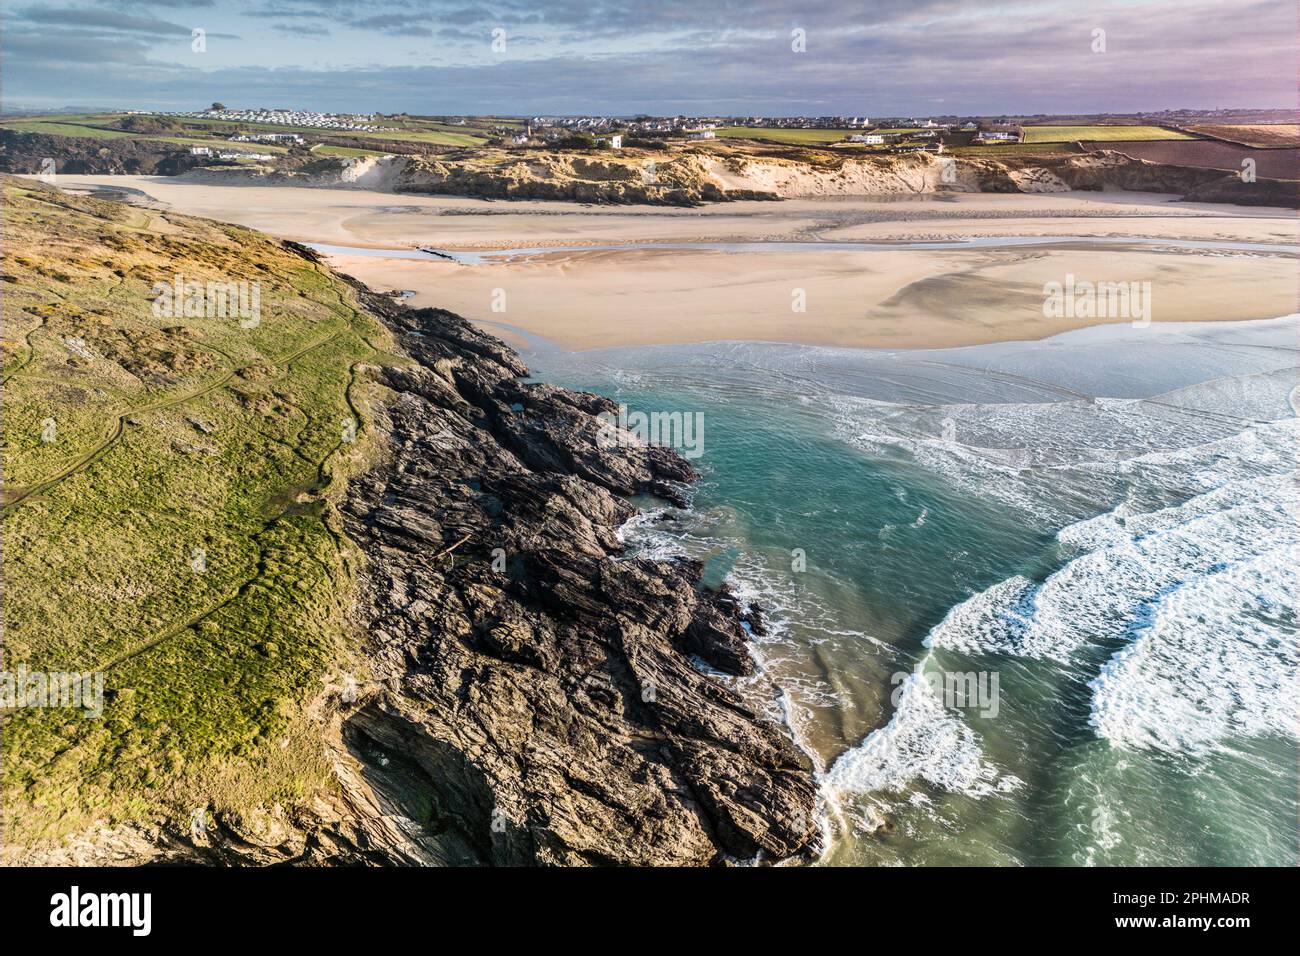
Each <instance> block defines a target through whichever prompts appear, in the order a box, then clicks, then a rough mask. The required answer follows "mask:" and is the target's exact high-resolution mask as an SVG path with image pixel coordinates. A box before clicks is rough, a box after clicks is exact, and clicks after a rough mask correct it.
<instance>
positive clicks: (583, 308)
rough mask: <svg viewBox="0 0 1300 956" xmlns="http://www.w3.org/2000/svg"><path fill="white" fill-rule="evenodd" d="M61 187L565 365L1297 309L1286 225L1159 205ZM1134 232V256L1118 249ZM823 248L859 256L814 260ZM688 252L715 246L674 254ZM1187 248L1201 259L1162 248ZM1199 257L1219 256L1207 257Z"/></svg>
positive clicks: (1098, 199) (1098, 198) (142, 183)
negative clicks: (1104, 317)
mask: <svg viewBox="0 0 1300 956" xmlns="http://www.w3.org/2000/svg"><path fill="white" fill-rule="evenodd" d="M79 184H80V187H81V188H95V187H105V186H112V187H114V188H119V189H120V188H123V187H129V188H138V189H141V190H143V191H144V192H145V193H146V194H147V195H149V196H151V197H153V198H154V199H155V200H156V201H157V203H158V205H155V206H151V207H149V208H150V210H151V211H152V212H153V214H154V216H155V219H154V220H153V223H154V228H157V229H160V230H165V229H166V228H168V226H169V225H170V224H169V223H167V221H166V220H167V216H169V215H171V214H173V213H175V212H184V213H188V214H194V215H200V216H210V217H213V218H217V219H227V220H230V219H234V220H237V221H238V222H239V224H240V225H244V226H247V227H249V228H257V229H262V230H264V231H268V232H271V233H272V234H274V235H277V236H279V237H280V238H282V239H286V240H291V241H296V242H305V243H311V244H316V245H325V246H336V247H351V248H352V249H353V250H356V251H354V252H351V253H345V254H336V255H330V256H329V257H328V260H329V262H330V264H331V265H332V266H333V267H335V268H337V269H338V270H339V271H341V272H344V273H348V274H350V275H354V276H356V277H357V278H358V279H360V280H361V281H363V282H365V283H366V284H367V285H368V286H370V287H371V288H376V289H392V290H409V291H411V292H413V293H414V295H413V296H411V297H409V298H408V300H407V301H408V304H410V305H411V306H412V307H414V308H421V307H436V308H445V309H448V310H449V311H452V312H455V313H457V314H459V315H463V316H465V317H466V318H468V319H469V320H471V321H481V322H485V323H486V322H492V321H504V322H506V323H507V324H509V325H511V326H513V327H515V328H517V329H520V330H522V331H524V332H529V333H536V334H538V335H541V336H543V337H545V338H547V339H549V340H551V341H553V342H555V343H557V344H558V345H560V346H561V347H563V348H567V349H570V350H587V349H597V348H611V347H619V346H637V345H663V344H674V343H693V342H709V341H728V340H738V339H743V340H760V341H774V342H789V343H795V344H807V345H828V346H846V347H855V348H884V349H899V348H917V347H956V346H962V345H976V344H984V343H990V342H998V341H1019V340H1026V339H1032V340H1041V339H1044V338H1047V337H1050V336H1052V335H1055V334H1057V333H1060V332H1064V331H1068V330H1070V329H1074V328H1082V327H1086V326H1088V325H1091V324H1094V323H1095V321H1096V320H1095V319H1094V318H1092V317H1090V316H1087V317H1082V318H1077V319H1076V318H1066V317H1055V316H1048V315H1045V314H1044V313H1045V311H1046V310H1045V308H1044V298H1045V291H1044V290H1045V289H1046V288H1047V287H1048V285H1049V284H1051V283H1064V282H1065V281H1066V279H1067V277H1068V276H1075V277H1077V278H1079V279H1081V280H1085V281H1091V282H1107V283H1118V282H1122V283H1142V282H1149V283H1150V287H1151V295H1150V305H1151V308H1150V310H1149V315H1147V316H1145V317H1144V318H1149V319H1150V320H1151V322H1152V325H1159V324H1160V323H1163V322H1169V321H1222V320H1242V319H1245V320H1251V319H1263V318H1272V317H1275V316H1278V315H1285V314H1290V313H1291V312H1293V311H1295V310H1296V284H1295V279H1294V273H1295V258H1296V257H1295V256H1294V255H1292V254H1290V253H1289V252H1279V251H1275V250H1276V248H1277V247H1285V248H1286V249H1290V248H1291V247H1293V246H1295V245H1296V244H1297V243H1300V235H1298V234H1297V220H1296V217H1295V214H1294V211H1289V210H1281V209H1269V208H1266V207H1254V206H1250V207H1246V206H1227V205H1223V206H1213V205H1210V204H1206V203H1182V202H1179V201H1175V200H1173V199H1172V198H1171V197H1170V196H1168V195H1154V194H1146V193H1120V192H1097V193H1081V192H1067V193H1043V194H1028V193H1015V194H994V193H952V194H947V193H945V194H936V195H926V196H923V197H921V198H916V197H908V196H902V197H900V196H891V197H888V199H884V198H882V197H860V198H857V197H840V198H835V199H829V200H815V199H786V200H783V201H782V202H780V203H770V202H754V201H737V202H732V203H720V204H716V205H713V206H705V207H697V208H690V209H678V208H675V207H658V206H648V207H614V206H583V205H581V204H577V203H573V202H562V201H555V202H546V201H539V200H522V201H510V202H496V201H490V200H481V199H468V198H451V197H439V196H428V195H419V194H406V193H402V194H393V193H378V192H368V191H366V190H358V189H329V188H303V187H291V186H278V187H270V186H249V185H240V186H236V185H220V186H213V185H208V184H202V183H189V182H178V181H167V180H164V179H163V178H161V177H102V176H101V177H71V176H69V177H65V178H64V179H63V180H62V185H64V186H66V187H72V188H78V186H79ZM240 190H242V192H241V191H240ZM236 197H238V201H237V202H232V199H235V198H236ZM1134 233H1141V234H1142V236H1141V238H1142V239H1143V240H1148V241H1149V243H1151V244H1146V243H1145V242H1144V243H1136V242H1132V243H1128V244H1126V243H1125V240H1126V239H1129V240H1132V239H1134V236H1133V234H1134ZM1016 237H1019V239H1020V240H1023V242H1021V244H1015V242H1013V241H1012V240H1013V239H1015V238H1016ZM958 238H960V239H961V240H962V241H954V240H957V239H958ZM999 240H1001V241H999ZM837 242H838V243H846V242H851V243H862V244H864V246H863V248H862V249H857V250H848V249H843V248H834V247H831V246H829V245H827V246H826V247H825V248H822V249H819V248H817V247H816V245H815V244H816V243H827V244H829V243H837ZM698 243H705V244H713V246H714V247H712V248H705V247H698V246H696V247H688V248H682V247H681V246H682V244H698ZM754 243H798V247H797V248H788V247H787V248H783V249H777V250H775V251H770V252H769V251H766V250H764V251H762V252H754V253H749V252H747V253H745V254H744V255H737V254H732V253H731V252H728V251H726V250H725V249H724V248H717V247H718V246H725V245H727V244H754ZM889 243H893V244H894V245H896V246H897V245H900V244H902V245H905V246H906V248H891V249H888V250H887V251H888V252H889V255H888V256H887V257H883V256H882V252H883V251H886V250H882V249H880V248H878V246H880V245H881V244H889ZM927 243H928V244H929V245H927ZM1161 243H1165V244H1167V245H1165V246H1163V247H1162V246H1161V245H1160V244H1161ZM1198 243H1199V244H1207V248H1196V249H1191V248H1177V247H1178V246H1179V245H1180V244H1198ZM1215 243H1227V244H1231V245H1232V246H1234V248H1231V249H1222V248H1221V249H1215V248H1209V247H1208V246H1209V245H1211V244H1215ZM805 244H806V247H805ZM1239 244H1240V245H1242V246H1243V248H1240V249H1238V248H1235V246H1237V245H1239ZM547 245H551V246H556V247H559V248H558V249H554V250H549V251H548V250H542V251H534V253H533V254H530V255H521V256H519V257H517V258H514V259H510V260H507V261H493V262H491V263H490V264H485V265H482V266H479V265H474V266H468V267H467V266H466V265H464V264H462V263H458V262H454V261H449V260H444V259H439V258H436V257H434V256H432V255H429V256H427V257H425V256H421V255H420V254H419V253H418V252H416V251H415V250H416V249H417V248H418V247H420V246H425V247H428V248H434V249H437V250H439V251H440V252H446V253H449V254H451V255H455V254H456V252H457V251H460V252H464V253H466V254H470V253H477V252H482V251H484V250H497V249H501V248H503V247H505V248H516V249H519V248H522V249H526V250H529V249H531V250H537V248H538V247H543V246H547ZM407 246H409V247H410V249H411V252H410V254H409V256H408V255H406V254H400V253H399V254H398V255H399V256H400V257H398V258H393V257H386V256H383V255H380V254H376V253H374V252H369V251H366V252H362V251H360V250H370V249H375V250H377V251H382V250H392V249H394V248H399V249H400V248H404V247H407ZM629 246H631V248H629ZM873 246H874V247H875V248H873ZM610 247H613V248H610ZM750 255H761V257H762V258H761V259H760V260H755V259H752V258H747V256H750ZM417 256H418V258H415V257H417ZM467 257H468V255H467ZM1243 289H1249V290H1250V295H1249V296H1244V295H1243V294H1242V293H1241V290H1243ZM1118 318H1120V319H1122V318H1123V316H1122V315H1121V316H1119V317H1118Z"/></svg>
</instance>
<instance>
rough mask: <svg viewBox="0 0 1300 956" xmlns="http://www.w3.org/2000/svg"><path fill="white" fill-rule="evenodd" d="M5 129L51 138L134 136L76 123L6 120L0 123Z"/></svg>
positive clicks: (119, 137) (114, 137)
mask: <svg viewBox="0 0 1300 956" xmlns="http://www.w3.org/2000/svg"><path fill="white" fill-rule="evenodd" d="M0 126H4V127H5V128H6V129H12V130H16V131H17V132H20V133H48V134H49V135H51V136H88V137H91V138H93V139H123V138H125V139H129V138H131V137H132V136H136V134H134V133H128V132H125V131H123V130H118V129H104V128H103V127H99V126H91V125H82V124H78V123H60V122H55V121H53V120H8V121H6V122H4V123H0Z"/></svg>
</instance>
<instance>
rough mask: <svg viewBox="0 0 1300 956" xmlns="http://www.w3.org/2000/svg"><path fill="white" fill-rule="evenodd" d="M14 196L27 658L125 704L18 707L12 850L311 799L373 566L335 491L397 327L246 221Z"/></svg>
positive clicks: (10, 271)
mask: <svg viewBox="0 0 1300 956" xmlns="http://www.w3.org/2000/svg"><path fill="white" fill-rule="evenodd" d="M4 202H5V210H6V250H5V254H6V268H5V272H6V279H7V284H6V292H5V296H4V342H3V344H4V400H5V421H4V447H3V452H4V458H5V488H4V504H3V538H4V540H3V544H4V555H5V574H6V577H5V584H6V588H5V591H6V594H5V597H6V600H5V603H4V609H3V610H4V625H5V666H6V668H7V669H8V670H10V671H12V670H14V669H15V668H16V667H18V666H19V665H20V664H21V665H25V666H26V667H27V668H28V670H29V671H32V670H44V671H58V672H77V673H99V674H102V675H103V688H104V708H103V713H102V716H98V717H97V716H93V715H89V714H83V713H82V712H79V711H76V710H68V709H56V708H49V707H46V708H34V707H25V708H19V709H16V710H12V711H8V712H6V713H5V714H4V717H3V733H4V741H5V761H4V766H3V771H2V773H3V783H4V787H3V792H4V818H5V821H6V833H5V836H6V842H7V844H9V845H11V846H12V845H14V844H15V843H16V844H17V845H20V846H21V845H24V844H30V843H31V842H33V841H38V840H41V839H49V838H54V837H57V836H59V835H60V834H62V833H65V832H68V831H70V830H77V829H81V828H84V827H85V826H87V825H88V824H89V823H91V822H92V821H97V820H98V821H109V822H111V821H115V820H124V819H142V818H149V817H151V816H154V815H156V814H158V813H160V812H166V813H168V814H169V815H173V816H175V815H180V817H181V818H182V819H184V818H187V817H188V816H189V810H187V808H190V809H192V808H195V807H211V808H226V809H233V810H236V811H238V810H240V809H241V808H248V807H252V806H257V805H261V804H264V803H265V804H273V803H274V802H275V801H277V800H291V799H293V798H295V797H298V796H302V795H303V794H306V793H309V792H312V791H313V790H315V789H316V788H318V787H319V786H321V785H322V784H323V783H324V782H325V781H326V780H327V779H328V776H329V775H328V768H327V766H326V764H325V763H324V758H323V756H322V753H321V745H320V734H319V730H318V729H315V730H314V732H313V728H312V727H309V726H308V722H307V718H306V716H305V713H306V708H307V707H308V705H309V704H310V703H311V702H312V701H313V700H315V699H317V698H319V697H320V695H321V692H322V690H323V688H324V686H325V682H326V681H327V680H329V679H330V677H331V673H332V672H331V669H332V668H333V667H335V666H336V665H337V664H338V663H339V661H340V660H342V659H345V657H346V654H347V647H348V641H347V637H348V631H347V626H346V610H347V607H348V602H349V601H350V599H351V593H352V581H353V571H354V568H355V561H356V556H355V554H354V553H353V552H352V548H351V545H350V543H349V542H348V541H347V539H346V538H345V537H344V536H343V535H342V534H341V533H340V530H339V524H338V519H337V516H336V513H335V510H334V504H333V500H334V497H335V496H336V495H337V494H338V493H340V490H341V485H342V483H343V479H346V477H347V476H348V475H350V474H352V473H353V472H355V471H356V470H357V469H359V468H361V467H363V466H364V464H365V463H366V462H367V461H368V456H369V455H371V454H372V451H373V446H374V429H373V427H372V425H371V421H370V419H369V416H368V414H367V409H368V407H369V402H370V400H371V397H372V394H373V392H372V389H373V386H372V385H370V383H369V379H368V378H367V377H366V376H365V374H364V372H363V366H364V364H365V363H376V362H385V361H396V359H395V358H392V357H390V356H388V355H387V352H386V347H387V341H388V340H387V333H386V332H385V330H384V329H382V328H381V327H379V326H378V325H377V324H376V323H374V322H373V320H372V319H370V317H369V316H368V314H366V313H364V312H360V311H358V309H357V306H356V302H355V299H354V297H353V294H352V291H351V290H350V288H348V287H347V286H345V285H343V284H342V283H340V282H339V281H338V280H337V279H335V278H334V277H333V276H331V275H330V274H328V273H327V272H326V271H324V270H322V269H321V268H320V267H318V266H316V265H315V264H313V263H311V262H310V261H308V260H305V259H303V258H301V257H300V256H298V255H296V254H294V253H292V252H291V251H290V250H287V249H285V248H284V247H282V246H281V245H280V244H279V243H278V242H275V241H272V240H269V239H267V238H265V237H262V236H259V235H257V234H255V233H252V232H250V231H248V230H245V229H241V228H239V227H235V226H224V225H217V224H214V223H208V222H206V221H203V220H195V219H190V218H188V217H184V216H178V215H173V214H171V213H166V214H163V213H158V212H155V211H152V210H143V209H138V208H135V207H129V206H123V205H120V204H117V203H109V202H101V201H98V200H93V199H89V198H84V197H78V196H73V195H69V194H64V193H60V192H57V191H56V190H53V189H51V188H49V187H46V186H43V185H41V184H39V183H32V182H27V181H21V182H20V181H17V180H12V179H8V178H6V179H5V180H4ZM176 276H182V277H184V279H186V280H192V281H197V282H200V283H203V282H208V281H217V282H240V281H243V282H249V283H254V282H255V283H257V284H258V285H257V287H258V288H259V289H260V311H258V312H252V313H251V315H252V317H249V316H250V312H249V311H246V312H245V313H244V314H243V319H242V320H240V319H239V318H238V317H236V316H227V317H221V316H214V317H211V318H209V317H206V316H204V315H202V314H200V315H198V316H196V317H184V316H182V315H177V314H176V312H175V310H171V311H170V312H169V311H167V310H165V309H164V310H163V311H162V314H161V315H159V314H157V310H155V308H154V301H153V300H154V299H155V298H156V297H157V296H158V287H157V286H156V285H155V284H156V283H160V282H161V283H163V284H164V285H166V286H168V287H170V286H171V285H172V284H173V283H174V281H175V277H176ZM245 288H246V289H247V288H248V287H247V286H246V287H245ZM246 301H247V300H246ZM350 423H355V425H352V424H350Z"/></svg>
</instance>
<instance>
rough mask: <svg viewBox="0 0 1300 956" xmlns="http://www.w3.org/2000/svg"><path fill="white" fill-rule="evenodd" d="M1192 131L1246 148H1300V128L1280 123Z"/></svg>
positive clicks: (1201, 128)
mask: <svg viewBox="0 0 1300 956" xmlns="http://www.w3.org/2000/svg"><path fill="white" fill-rule="evenodd" d="M1191 129H1192V130H1193V131H1195V132H1197V133H1204V134H1205V135H1207V136H1216V137H1218V138H1219V139H1226V140H1229V141H1230V142H1234V143H1243V144H1245V145H1246V146H1261V147H1270V146H1283V147H1286V146H1291V147H1295V146H1300V126H1297V125H1294V124H1286V123H1278V124H1276V125H1272V124H1268V125H1264V124H1261V125H1255V126H1209V125H1207V126H1193V127H1191Z"/></svg>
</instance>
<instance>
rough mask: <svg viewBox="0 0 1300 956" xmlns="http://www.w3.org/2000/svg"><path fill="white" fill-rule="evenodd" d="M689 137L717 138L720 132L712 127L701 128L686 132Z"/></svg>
mask: <svg viewBox="0 0 1300 956" xmlns="http://www.w3.org/2000/svg"><path fill="white" fill-rule="evenodd" d="M686 137H687V139H717V138H718V134H717V133H715V132H713V130H711V129H700V130H696V131H695V132H693V133H687V134H686Z"/></svg>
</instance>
